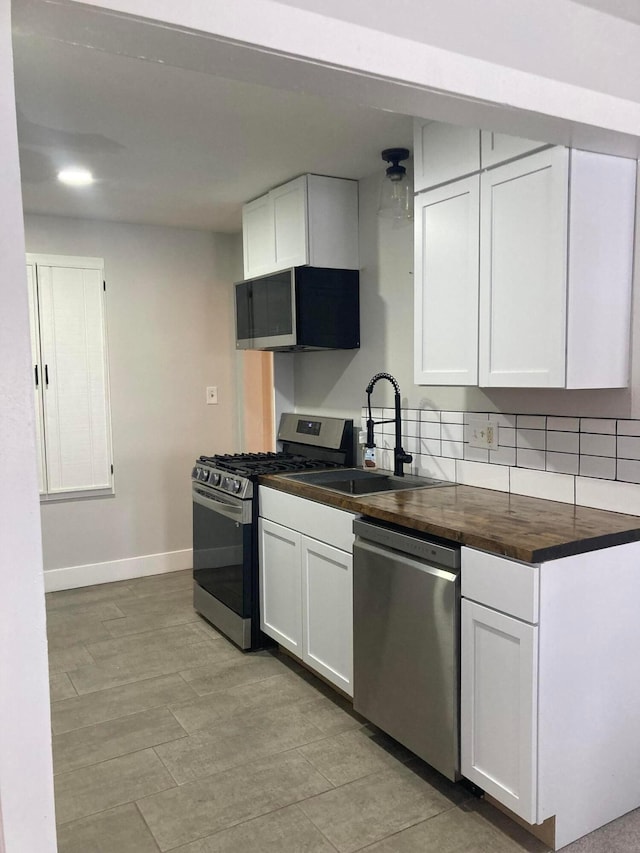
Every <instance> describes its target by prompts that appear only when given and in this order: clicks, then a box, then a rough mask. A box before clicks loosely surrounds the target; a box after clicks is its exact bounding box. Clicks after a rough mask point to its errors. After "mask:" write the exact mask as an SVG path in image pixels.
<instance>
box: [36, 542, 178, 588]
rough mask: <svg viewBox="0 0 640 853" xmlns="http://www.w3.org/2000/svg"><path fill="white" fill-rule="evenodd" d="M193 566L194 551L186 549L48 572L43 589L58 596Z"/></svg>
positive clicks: (49, 570) (45, 575)
mask: <svg viewBox="0 0 640 853" xmlns="http://www.w3.org/2000/svg"><path fill="white" fill-rule="evenodd" d="M192 566H193V549H192V548H185V549H184V550H182V551H167V552H165V553H164V554H147V555H146V556H144V557H128V558H126V559H124V560H110V561H108V562H106V563H88V564H87V565H85V566H67V567H65V568H62V569H48V570H45V572H44V588H45V592H58V591H59V590H62V589H76V588H77V587H81V586H94V585H95V584H99V583H111V582H113V581H122V580H128V579H129V578H143V577H146V576H147V575H161V574H165V573H166V572H179V571H180V570H182V569H190V568H191V567H192Z"/></svg>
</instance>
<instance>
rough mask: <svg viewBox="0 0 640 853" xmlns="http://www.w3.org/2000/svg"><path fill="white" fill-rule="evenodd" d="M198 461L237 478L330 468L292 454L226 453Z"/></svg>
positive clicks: (325, 463) (328, 465) (326, 463)
mask: <svg viewBox="0 0 640 853" xmlns="http://www.w3.org/2000/svg"><path fill="white" fill-rule="evenodd" d="M198 461H199V462H204V463H205V464H207V465H212V466H213V467H215V468H217V469H218V470H220V471H228V472H229V473H230V474H236V475H237V476H239V477H257V476H259V475H260V474H279V473H280V472H287V471H302V470H306V469H308V468H309V469H312V468H320V467H324V468H331V467H332V465H331V463H329V462H321V461H319V460H317V459H313V458H309V457H307V456H300V455H298V454H294V453H228V454H224V455H221V456H201V457H200V459H199V460H198Z"/></svg>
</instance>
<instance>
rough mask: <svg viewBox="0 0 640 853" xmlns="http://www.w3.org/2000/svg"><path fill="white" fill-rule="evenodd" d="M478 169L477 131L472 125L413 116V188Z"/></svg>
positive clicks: (461, 175) (452, 179)
mask: <svg viewBox="0 0 640 853" xmlns="http://www.w3.org/2000/svg"><path fill="white" fill-rule="evenodd" d="M479 169H480V134H479V131H477V130H476V129H475V128H470V127H458V126H457V125H453V124H443V123H442V122H439V121H425V120H424V119H414V123H413V170H414V175H413V184H414V191H415V192H420V190H426V189H429V188H430V187H435V186H437V185H438V184H444V183H446V182H447V181H455V180H456V179H457V178H462V177H464V176H465V175H470V174H473V172H477V171H479Z"/></svg>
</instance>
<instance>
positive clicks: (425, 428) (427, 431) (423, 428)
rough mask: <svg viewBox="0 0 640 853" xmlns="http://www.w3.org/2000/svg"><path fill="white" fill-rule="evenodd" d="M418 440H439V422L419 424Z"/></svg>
mask: <svg viewBox="0 0 640 853" xmlns="http://www.w3.org/2000/svg"><path fill="white" fill-rule="evenodd" d="M418 435H419V436H420V438H438V439H439V438H440V421H438V422H437V423H434V422H429V421H427V422H423V423H421V424H420V432H419V433H418Z"/></svg>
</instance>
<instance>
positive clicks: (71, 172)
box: [58, 169, 94, 187]
mask: <svg viewBox="0 0 640 853" xmlns="http://www.w3.org/2000/svg"><path fill="white" fill-rule="evenodd" d="M58 180H59V181H62V183H63V184H69V186H72V187H86V186H88V185H89V184H92V183H93V180H94V179H93V175H92V174H91V172H89V171H88V170H87V169H63V170H62V171H61V172H58Z"/></svg>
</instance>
